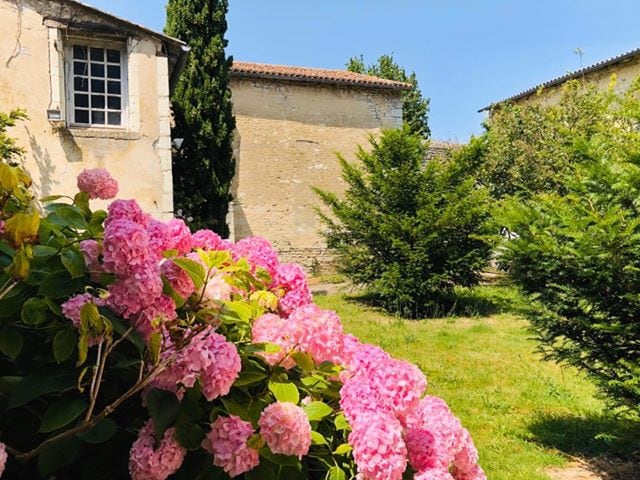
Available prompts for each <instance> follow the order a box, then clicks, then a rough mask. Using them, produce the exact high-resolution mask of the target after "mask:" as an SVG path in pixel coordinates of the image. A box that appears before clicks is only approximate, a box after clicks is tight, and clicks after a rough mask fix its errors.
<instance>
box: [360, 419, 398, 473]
mask: <svg viewBox="0 0 640 480" xmlns="http://www.w3.org/2000/svg"><path fill="white" fill-rule="evenodd" d="M350 424H351V433H350V434H349V444H350V445H351V446H352V447H353V458H354V460H355V462H356V465H357V467H358V473H359V474H360V476H361V478H362V479H366V480H400V479H401V478H402V474H403V472H404V471H405V469H406V468H407V448H406V446H405V443H404V440H403V439H402V425H401V424H400V422H399V421H398V420H396V419H395V418H394V417H393V416H391V415H388V414H384V413H371V414H368V415H363V416H361V417H359V418H358V419H357V420H356V421H353V422H350Z"/></svg>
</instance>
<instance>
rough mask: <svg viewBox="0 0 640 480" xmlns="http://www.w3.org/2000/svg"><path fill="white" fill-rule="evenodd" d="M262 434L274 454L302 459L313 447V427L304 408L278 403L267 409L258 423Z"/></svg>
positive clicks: (288, 403)
mask: <svg viewBox="0 0 640 480" xmlns="http://www.w3.org/2000/svg"><path fill="white" fill-rule="evenodd" d="M258 425H260V434H261V435H262V438H263V439H264V441H265V442H266V443H267V445H268V446H269V448H270V449H271V451H272V452H273V453H281V454H282V455H295V456H297V457H298V458H302V456H303V455H306V454H307V453H309V447H311V425H310V424H309V418H308V417H307V415H306V414H305V413H304V410H302V408H300V407H298V406H297V405H294V404H293V403H291V402H276V403H272V404H271V405H269V406H268V407H267V408H265V409H264V410H263V412H262V415H261V416H260V420H259V421H258Z"/></svg>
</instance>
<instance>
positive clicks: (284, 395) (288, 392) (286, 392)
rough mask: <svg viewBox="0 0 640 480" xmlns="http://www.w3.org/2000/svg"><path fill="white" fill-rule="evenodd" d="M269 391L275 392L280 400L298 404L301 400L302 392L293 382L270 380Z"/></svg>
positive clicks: (275, 395) (274, 394)
mask: <svg viewBox="0 0 640 480" xmlns="http://www.w3.org/2000/svg"><path fill="white" fill-rule="evenodd" d="M269 391H270V392H271V393H273V396H274V397H276V400H278V401H279V402H291V403H293V404H296V405H297V403H298V402H299V401H300V392H298V388H297V387H296V386H295V385H294V384H293V383H291V382H276V381H274V380H271V381H270V382H269Z"/></svg>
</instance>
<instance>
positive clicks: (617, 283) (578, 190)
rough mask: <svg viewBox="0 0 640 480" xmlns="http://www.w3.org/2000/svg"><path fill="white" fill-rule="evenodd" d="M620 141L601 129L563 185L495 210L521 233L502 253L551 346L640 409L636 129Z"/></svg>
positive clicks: (639, 138)
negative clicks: (622, 144)
mask: <svg viewBox="0 0 640 480" xmlns="http://www.w3.org/2000/svg"><path fill="white" fill-rule="evenodd" d="M638 119H640V117H638ZM632 137H635V138H632ZM619 147H620V145H619V144H618V143H617V139H616V138H614V137H613V138H612V137H609V136H606V135H604V136H596V137H594V138H592V139H591V141H590V142H589V143H587V144H585V145H581V146H580V147H579V150H578V151H577V152H576V155H580V156H582V157H583V158H584V160H583V161H582V163H581V164H580V165H579V166H578V167H576V168H575V169H574V171H573V174H572V175H571V176H569V177H567V178H566V179H565V184H564V189H565V190H566V192H567V193H566V194H559V193H542V194H538V195H536V196H534V197H532V198H531V199H529V200H528V201H519V200H514V199H511V200H509V201H507V202H505V208H504V211H503V213H502V214H501V215H500V218H499V219H500V221H501V223H502V224H504V225H506V226H508V227H509V228H510V229H511V230H513V231H515V232H517V233H518V234H519V238H518V239H516V240H513V241H509V242H505V244H504V245H503V247H502V248H503V251H502V256H501V258H502V261H504V262H505V264H507V265H509V267H510V275H511V277H512V278H513V279H514V280H515V281H516V282H517V283H518V284H519V285H520V286H521V287H522V288H523V290H524V291H525V292H526V293H528V294H530V295H531V298H532V300H533V301H534V302H535V305H536V306H537V308H536V309H535V311H534V313H533V314H532V315H531V319H532V322H533V327H534V329H535V331H536V333H537V334H538V336H539V337H540V339H541V340H542V342H543V345H544V347H543V349H544V351H545V353H547V355H548V356H549V357H551V358H554V359H558V360H561V361H564V362H567V363H569V364H572V365H575V366H577V367H579V368H581V369H583V370H584V371H585V372H587V373H588V374H589V375H591V377H592V378H593V379H594V380H595V381H596V383H597V385H598V386H599V387H600V388H601V389H602V391H603V392H604V393H606V394H607V395H608V396H610V398H612V399H613V400H614V401H615V402H616V403H617V404H618V405H621V406H625V407H628V408H630V409H633V410H636V411H640V322H638V318H639V316H640V296H639V294H638V292H639V291H640V211H639V209H640V204H639V203H638V198H640V166H639V163H638V160H639V159H640V134H639V133H635V134H633V135H630V136H629V138H627V141H626V148H627V151H626V153H625V155H624V156H623V157H621V156H620V154H619V153H620V152H619Z"/></svg>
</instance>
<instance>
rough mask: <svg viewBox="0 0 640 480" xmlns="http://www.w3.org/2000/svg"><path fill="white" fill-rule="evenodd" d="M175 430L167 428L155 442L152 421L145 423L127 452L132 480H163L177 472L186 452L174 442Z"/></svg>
mask: <svg viewBox="0 0 640 480" xmlns="http://www.w3.org/2000/svg"><path fill="white" fill-rule="evenodd" d="M175 430H176V429H175V428H169V429H168V430H167V431H166V432H164V435H163V437H162V439H161V440H160V442H156V438H155V435H154V429H153V421H152V420H149V421H147V423H146V424H145V425H144V427H142V429H141V430H140V433H139V434H138V439H137V440H136V441H135V442H133V445H132V446H131V451H130V452H129V474H130V475H131V478H132V479H133V480H165V479H166V478H168V477H169V476H170V475H173V474H174V473H176V472H177V471H178V469H179V468H180V466H181V465H182V461H183V460H184V456H185V455H186V453H187V452H186V450H185V449H184V448H183V447H182V446H181V445H180V444H179V443H178V441H177V440H176V438H175V433H176V432H175ZM156 444H157V446H156Z"/></svg>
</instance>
